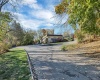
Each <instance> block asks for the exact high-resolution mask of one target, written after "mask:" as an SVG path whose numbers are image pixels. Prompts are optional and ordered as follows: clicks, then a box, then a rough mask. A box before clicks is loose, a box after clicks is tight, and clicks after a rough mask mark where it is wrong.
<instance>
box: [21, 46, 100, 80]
mask: <svg viewBox="0 0 100 80" xmlns="http://www.w3.org/2000/svg"><path fill="white" fill-rule="evenodd" d="M59 47H60V45H55V46H39V45H29V46H23V47H22V48H24V49H25V50H26V51H27V52H28V54H29V56H30V58H31V62H32V65H33V66H34V69H35V73H36V74H37V77H38V80H100V61H99V60H96V59H92V58H89V57H84V56H81V54H80V53H79V52H78V53H76V52H75V53H68V52H67V51H66V52H62V51H60V50H59Z"/></svg>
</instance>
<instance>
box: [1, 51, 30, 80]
mask: <svg viewBox="0 0 100 80" xmlns="http://www.w3.org/2000/svg"><path fill="white" fill-rule="evenodd" d="M0 80H31V79H30V71H29V68H28V63H27V55H26V52H25V51H24V50H21V49H13V50H11V51H10V52H8V53H5V54H1V55H0Z"/></svg>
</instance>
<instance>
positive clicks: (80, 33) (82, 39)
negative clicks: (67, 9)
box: [76, 32, 85, 43]
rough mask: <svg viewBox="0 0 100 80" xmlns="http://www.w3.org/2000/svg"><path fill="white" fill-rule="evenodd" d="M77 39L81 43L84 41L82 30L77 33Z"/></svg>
mask: <svg viewBox="0 0 100 80" xmlns="http://www.w3.org/2000/svg"><path fill="white" fill-rule="evenodd" d="M76 36H77V39H78V42H79V43H82V42H83V41H84V37H85V36H84V34H83V33H82V32H78V33H76Z"/></svg>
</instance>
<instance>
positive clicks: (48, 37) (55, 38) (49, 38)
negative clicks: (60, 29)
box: [42, 29, 63, 43]
mask: <svg viewBox="0 0 100 80" xmlns="http://www.w3.org/2000/svg"><path fill="white" fill-rule="evenodd" d="M43 32H44V33H43V34H44V36H43V37H42V42H43V43H50V42H61V41H63V35H55V34H54V30H53V29H47V30H46V29H43Z"/></svg>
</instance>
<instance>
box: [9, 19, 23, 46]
mask: <svg viewBox="0 0 100 80" xmlns="http://www.w3.org/2000/svg"><path fill="white" fill-rule="evenodd" d="M10 30H11V31H10V32H9V34H10V36H12V37H13V39H12V43H13V45H16V46H17V45H21V44H22V42H23V38H24V30H23V28H22V27H21V25H20V23H17V22H16V21H13V22H12V25H11V27H10Z"/></svg>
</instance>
